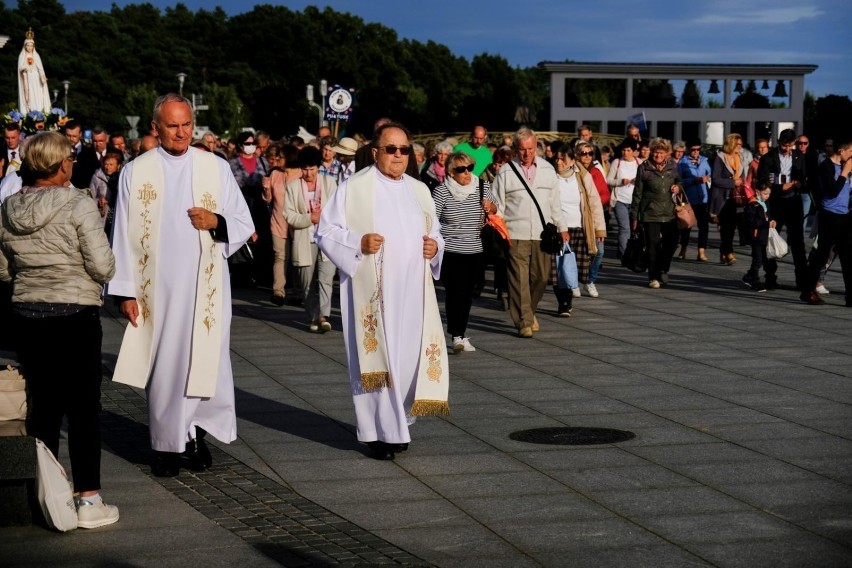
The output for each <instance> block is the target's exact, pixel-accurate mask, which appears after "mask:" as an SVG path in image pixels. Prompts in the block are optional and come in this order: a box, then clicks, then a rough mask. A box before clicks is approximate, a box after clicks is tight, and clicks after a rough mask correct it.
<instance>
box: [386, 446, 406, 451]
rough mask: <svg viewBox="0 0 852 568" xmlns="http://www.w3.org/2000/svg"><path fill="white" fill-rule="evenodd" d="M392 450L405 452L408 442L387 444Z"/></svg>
mask: <svg viewBox="0 0 852 568" xmlns="http://www.w3.org/2000/svg"><path fill="white" fill-rule="evenodd" d="M388 445H389V446H390V447H391V450H393V451H394V452H405V451H407V450H408V444H388Z"/></svg>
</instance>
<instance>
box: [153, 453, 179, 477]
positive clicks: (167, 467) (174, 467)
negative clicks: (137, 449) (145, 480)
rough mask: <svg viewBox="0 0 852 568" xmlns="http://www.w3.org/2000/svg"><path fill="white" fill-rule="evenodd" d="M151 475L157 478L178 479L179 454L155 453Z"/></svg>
mask: <svg viewBox="0 0 852 568" xmlns="http://www.w3.org/2000/svg"><path fill="white" fill-rule="evenodd" d="M151 473H153V474H154V475H155V476H156V477H176V476H177V474H178V473H180V454H179V453H177V452H157V451H155V452H154V462H153V463H152V464H151Z"/></svg>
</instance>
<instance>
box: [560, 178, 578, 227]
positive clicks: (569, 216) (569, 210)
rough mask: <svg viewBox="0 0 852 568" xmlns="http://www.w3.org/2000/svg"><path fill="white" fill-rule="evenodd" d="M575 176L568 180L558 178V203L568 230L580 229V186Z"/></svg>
mask: <svg viewBox="0 0 852 568" xmlns="http://www.w3.org/2000/svg"><path fill="white" fill-rule="evenodd" d="M578 175H579V174H577V173H576V172H575V173H574V175H573V176H571V177H569V178H564V177H562V176H560V177H559V201H560V203H561V204H562V213H563V215H564V216H565V221H566V226H567V227H569V228H573V227H582V226H583V216H582V214H581V213H580V186H579V185H578V184H577V176H578Z"/></svg>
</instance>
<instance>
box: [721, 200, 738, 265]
mask: <svg viewBox="0 0 852 568" xmlns="http://www.w3.org/2000/svg"><path fill="white" fill-rule="evenodd" d="M737 222H738V219H737V204H736V203H735V202H734V200H733V199H729V200H727V201H726V202H725V205H723V206H722V209H721V210H720V211H719V253H720V254H723V255H728V254H730V253H732V252H734V234H735V233H736V232H737Z"/></svg>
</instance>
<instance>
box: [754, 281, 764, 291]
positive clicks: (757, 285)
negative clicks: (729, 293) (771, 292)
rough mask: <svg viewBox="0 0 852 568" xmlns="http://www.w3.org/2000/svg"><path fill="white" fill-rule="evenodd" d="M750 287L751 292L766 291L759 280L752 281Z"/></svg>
mask: <svg viewBox="0 0 852 568" xmlns="http://www.w3.org/2000/svg"><path fill="white" fill-rule="evenodd" d="M751 289H752V291H753V292H766V286H764V284H763V282H761V281H760V280H754V281H752V283H751Z"/></svg>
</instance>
